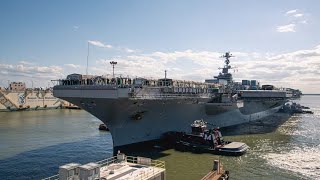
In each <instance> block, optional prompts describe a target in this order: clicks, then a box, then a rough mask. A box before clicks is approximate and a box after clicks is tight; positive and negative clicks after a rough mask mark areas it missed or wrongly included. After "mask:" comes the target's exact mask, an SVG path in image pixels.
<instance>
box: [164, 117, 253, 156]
mask: <svg viewBox="0 0 320 180" xmlns="http://www.w3.org/2000/svg"><path fill="white" fill-rule="evenodd" d="M207 124H208V123H207V122H205V121H203V120H195V121H194V122H193V123H192V124H191V130H192V132H191V134H189V133H185V132H176V131H170V132H167V133H165V134H164V135H163V139H164V142H166V143H167V145H169V146H173V147H174V148H175V149H176V150H181V151H192V152H198V153H201V152H209V153H212V154H220V155H231V156H240V155H242V154H244V153H245V152H246V151H247V149H248V148H249V146H248V145H246V144H245V143H242V142H231V141H225V140H224V139H223V137H222V135H221V132H220V131H219V128H214V129H207Z"/></svg>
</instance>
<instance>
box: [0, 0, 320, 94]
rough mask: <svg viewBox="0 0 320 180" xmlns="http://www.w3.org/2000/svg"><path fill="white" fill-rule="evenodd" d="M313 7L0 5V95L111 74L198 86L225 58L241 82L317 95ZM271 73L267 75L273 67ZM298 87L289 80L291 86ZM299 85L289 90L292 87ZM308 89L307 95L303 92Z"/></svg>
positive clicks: (289, 0) (287, 1) (316, 14)
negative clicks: (77, 76)
mask: <svg viewBox="0 0 320 180" xmlns="http://www.w3.org/2000/svg"><path fill="white" fill-rule="evenodd" d="M319 7H320V2H319V1H316V0H314V1H294V0H283V1H276V0H274V1H254V0H251V1H249V0H247V1H235V0H234V1H228V0H227V1H213V0H212V1H199V0H198V1H196V0H194V1H186V0H179V1H172V0H171V1H167V0H161V1H148V0H145V1H119V0H118V1H116V0H114V1H111V0H110V1H79V0H77V1H58V0H57V1H49V0H46V1H40V0H38V1H35V0H28V1H18V0H10V1H9V0H8V1H5V0H3V1H1V2H0V22H1V26H0V86H4V85H5V84H6V83H5V82H7V80H12V81H13V80H21V81H26V82H27V84H28V82H30V81H31V79H36V83H35V84H37V85H38V86H45V85H46V84H47V82H48V81H49V80H50V79H52V78H61V77H63V76H65V75H67V74H69V73H72V72H79V73H85V64H86V57H87V44H88V42H90V56H89V60H90V63H89V64H90V68H89V72H90V73H93V74H110V71H111V67H110V65H109V64H108V62H109V61H110V60H117V61H118V65H117V67H116V68H117V69H116V70H117V73H119V74H129V75H132V76H152V77H159V76H160V77H162V74H164V73H163V71H164V70H165V69H167V70H168V75H169V76H170V75H171V76H172V77H173V78H178V79H192V80H198V81H203V80H204V79H205V78H210V77H212V76H213V75H215V74H217V73H218V70H217V67H219V66H222V63H223V60H221V59H219V58H218V57H219V54H221V53H223V52H225V51H231V52H234V55H236V57H235V58H234V60H233V61H232V62H233V63H234V64H235V65H236V66H237V67H238V72H239V73H236V74H235V75H234V76H235V78H236V79H237V80H240V79H257V80H259V81H261V83H262V84H264V83H273V84H275V85H277V86H284V87H289V86H290V87H294V88H300V89H302V90H303V91H304V92H314V93H315V92H319V91H318V89H319V88H320V80H319V78H318V77H319V75H320V71H319V70H318V69H319V68H320V59H319V57H320V46H319V45H320V36H319V32H320V25H319V22H320V19H319V18H320V11H319V10H320V9H319ZM273 66H274V67H273ZM297 78H298V79H297ZM296 80H298V82H297V81H296ZM306 85H308V87H306Z"/></svg>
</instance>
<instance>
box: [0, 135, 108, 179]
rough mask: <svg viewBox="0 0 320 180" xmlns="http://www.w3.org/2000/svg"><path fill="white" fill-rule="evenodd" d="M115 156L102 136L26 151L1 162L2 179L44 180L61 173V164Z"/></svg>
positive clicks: (81, 162) (0, 176) (82, 162)
mask: <svg viewBox="0 0 320 180" xmlns="http://www.w3.org/2000/svg"><path fill="white" fill-rule="evenodd" d="M110 156H112V141H111V142H110V141H108V140H107V139H104V140H103V141H101V136H95V137H93V138H88V139H86V140H84V141H78V142H72V143H63V144H59V145H54V146H49V147H45V148H40V149H36V150H32V151H26V152H23V153H20V154H17V155H15V156H13V157H10V158H6V159H2V160H0V179H2V180H4V179H41V178H44V177H48V176H51V175H54V174H57V173H58V169H59V166H60V165H63V164H67V163H71V162H76V163H80V164H84V163H88V162H96V161H99V160H102V159H106V158H108V157H110Z"/></svg>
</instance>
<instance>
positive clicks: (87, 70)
mask: <svg viewBox="0 0 320 180" xmlns="http://www.w3.org/2000/svg"><path fill="white" fill-rule="evenodd" d="M89 45H90V42H89V41H88V53H87V68H86V75H88V65H89Z"/></svg>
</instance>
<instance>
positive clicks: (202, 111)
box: [60, 97, 284, 147]
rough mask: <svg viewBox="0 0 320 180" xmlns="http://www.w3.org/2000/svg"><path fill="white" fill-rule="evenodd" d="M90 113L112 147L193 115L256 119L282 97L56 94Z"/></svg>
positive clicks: (225, 121) (185, 126)
mask: <svg viewBox="0 0 320 180" xmlns="http://www.w3.org/2000/svg"><path fill="white" fill-rule="evenodd" d="M60 98H62V99H65V100H67V101H69V102H71V103H73V104H76V105H77V106H80V107H81V108H83V109H84V110H86V111H88V112H89V113H91V114H93V115H94V116H96V117H97V118H99V119H100V120H101V121H103V122H104V123H105V124H106V125H107V126H108V128H109V129H110V131H111V134H112V139H113V145H114V147H117V146H123V145H129V144H134V143H139V142H144V141H151V140H156V139H159V138H160V137H161V135H162V134H163V133H165V132H167V131H188V130H189V129H190V124H191V123H192V122H193V121H194V120H196V119H204V120H205V121H207V122H209V123H211V124H214V125H216V126H219V127H228V126H233V125H238V124H242V123H247V122H252V121H256V120H259V119H262V118H265V117H267V116H269V115H272V114H274V113H276V112H277V111H278V110H279V108H280V107H281V105H282V104H283V103H284V100H281V101H280V100H279V101H244V106H243V107H241V108H238V107H237V106H236V104H233V105H230V104H229V105H225V106H223V105H221V104H210V103H206V102H207V101H208V100H209V99H205V98H204V99H196V100H195V99H167V100H159V99H158V100H151V99H150V100H136V99H129V98H101V97H99V98H93V97H91V98H80V97H60Z"/></svg>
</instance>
